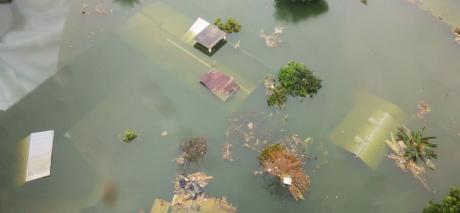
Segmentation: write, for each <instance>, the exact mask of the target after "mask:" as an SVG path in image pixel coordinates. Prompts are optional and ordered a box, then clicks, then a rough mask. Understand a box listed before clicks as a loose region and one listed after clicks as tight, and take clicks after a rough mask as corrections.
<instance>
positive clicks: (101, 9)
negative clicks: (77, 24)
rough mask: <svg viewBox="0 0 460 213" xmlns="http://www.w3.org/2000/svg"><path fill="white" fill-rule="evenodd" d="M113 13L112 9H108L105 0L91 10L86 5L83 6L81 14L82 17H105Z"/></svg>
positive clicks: (101, 0)
mask: <svg viewBox="0 0 460 213" xmlns="http://www.w3.org/2000/svg"><path fill="white" fill-rule="evenodd" d="M112 12H113V10H112V9H107V7H106V4H105V2H104V1H103V0H99V3H97V4H96V5H94V7H92V8H90V6H89V5H88V4H86V3H82V5H81V14H82V15H94V16H105V15H109V14H111V13H112Z"/></svg>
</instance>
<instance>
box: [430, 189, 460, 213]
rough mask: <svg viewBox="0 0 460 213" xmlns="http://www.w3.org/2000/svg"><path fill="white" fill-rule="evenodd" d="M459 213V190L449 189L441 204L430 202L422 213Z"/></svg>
mask: <svg viewBox="0 0 460 213" xmlns="http://www.w3.org/2000/svg"><path fill="white" fill-rule="evenodd" d="M458 212H460V190H459V189H458V188H455V187H453V188H451V189H450V191H449V194H448V195H447V196H446V197H445V198H444V199H443V200H442V203H435V202H433V201H430V202H429V204H428V207H426V208H425V209H423V213H458Z"/></svg>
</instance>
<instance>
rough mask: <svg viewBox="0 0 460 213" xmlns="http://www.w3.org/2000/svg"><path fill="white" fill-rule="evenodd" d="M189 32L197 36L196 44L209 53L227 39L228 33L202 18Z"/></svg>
mask: <svg viewBox="0 0 460 213" xmlns="http://www.w3.org/2000/svg"><path fill="white" fill-rule="evenodd" d="M189 31H191V32H193V33H194V34H195V35H196V36H195V38H194V39H193V40H194V42H196V43H197V44H199V45H201V46H203V47H205V48H206V49H207V50H208V51H209V52H212V49H213V48H214V47H215V46H216V45H217V44H218V43H219V42H220V41H222V40H226V39H227V33H225V32H224V31H222V30H221V29H219V28H218V27H217V26H216V25H214V24H210V23H209V22H207V21H206V20H204V19H202V18H198V19H197V20H196V21H195V23H193V25H192V27H190V30H189Z"/></svg>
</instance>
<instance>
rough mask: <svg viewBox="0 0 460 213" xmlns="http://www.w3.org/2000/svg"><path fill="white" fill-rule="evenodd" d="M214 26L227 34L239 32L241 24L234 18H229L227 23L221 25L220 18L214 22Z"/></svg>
mask: <svg viewBox="0 0 460 213" xmlns="http://www.w3.org/2000/svg"><path fill="white" fill-rule="evenodd" d="M214 25H216V26H217V27H218V28H219V29H221V30H223V31H225V32H227V33H229V34H230V33H237V32H240V31H241V24H240V23H238V22H237V21H236V19H234V18H229V19H228V20H227V22H225V23H223V22H222V20H221V19H220V18H217V19H216V20H215V21H214Z"/></svg>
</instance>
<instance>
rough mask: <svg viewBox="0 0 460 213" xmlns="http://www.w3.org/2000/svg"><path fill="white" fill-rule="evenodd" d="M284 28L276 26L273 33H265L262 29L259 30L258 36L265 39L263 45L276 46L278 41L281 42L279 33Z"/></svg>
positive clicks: (281, 32)
mask: <svg viewBox="0 0 460 213" xmlns="http://www.w3.org/2000/svg"><path fill="white" fill-rule="evenodd" d="M285 29H286V28H285V27H283V26H276V27H275V29H274V31H273V33H271V34H268V35H267V34H265V32H264V30H260V34H259V36H260V37H261V38H262V39H264V41H265V46H267V47H278V46H279V45H280V43H281V42H282V40H281V34H283V32H284V30H285Z"/></svg>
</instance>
